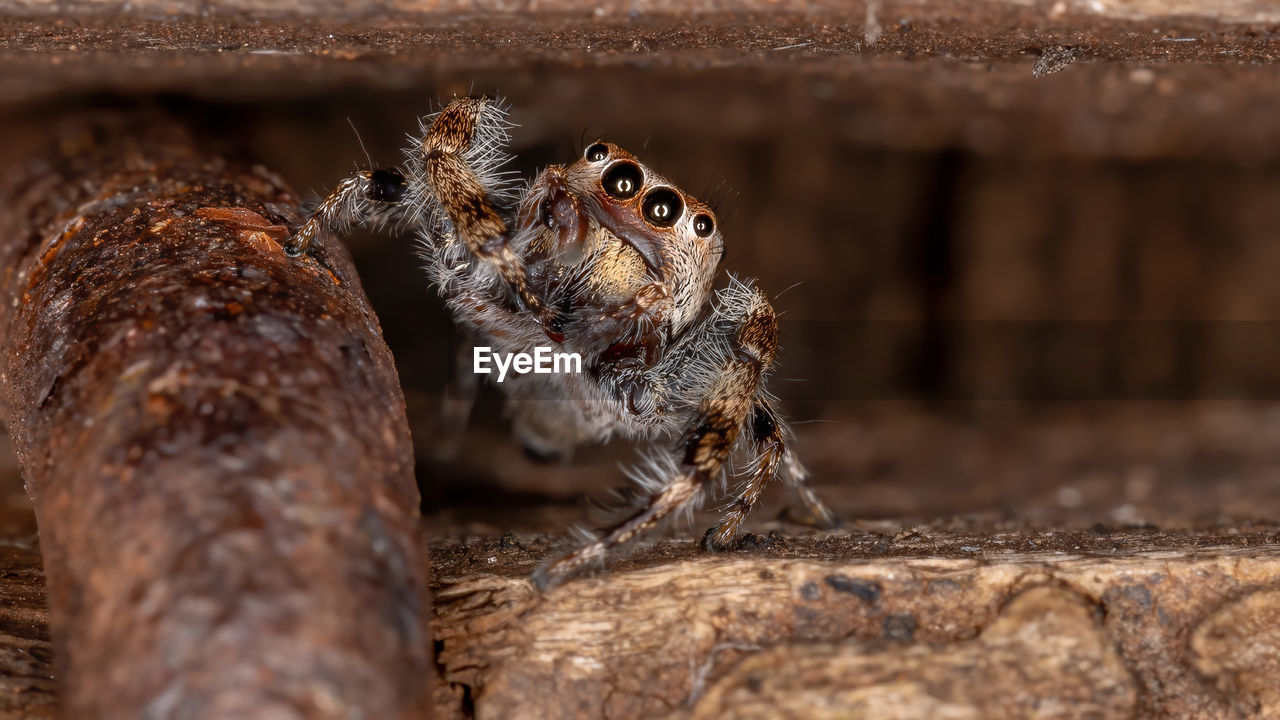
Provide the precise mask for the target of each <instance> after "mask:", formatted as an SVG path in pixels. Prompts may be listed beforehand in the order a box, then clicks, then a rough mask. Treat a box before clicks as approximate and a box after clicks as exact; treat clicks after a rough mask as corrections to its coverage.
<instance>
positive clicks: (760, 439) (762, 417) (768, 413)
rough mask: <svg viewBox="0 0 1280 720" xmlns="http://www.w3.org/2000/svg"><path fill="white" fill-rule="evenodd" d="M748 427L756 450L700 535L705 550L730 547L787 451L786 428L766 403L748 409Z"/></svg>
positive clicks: (775, 473)
mask: <svg viewBox="0 0 1280 720" xmlns="http://www.w3.org/2000/svg"><path fill="white" fill-rule="evenodd" d="M751 428H752V435H753V438H752V439H753V441H754V443H755V450H756V456H755V458H754V459H753V460H752V463H751V472H750V474H749V475H748V476H747V480H746V482H744V483H743V484H742V487H741V489H740V490H739V491H738V497H737V498H736V499H734V501H733V504H731V505H730V506H729V508H728V509H727V510H726V511H725V513H724V517H723V518H722V519H721V520H720V523H719V524H718V525H716V526H715V528H713V529H712V531H711V532H709V533H707V535H706V537H704V538H703V541H702V545H703V548H705V549H707V550H716V551H723V550H730V549H732V548H733V546H734V542H735V541H736V540H737V538H738V533H739V531H740V530H741V529H742V522H743V521H744V520H746V519H747V516H748V515H750V514H751V510H752V508H754V507H755V506H756V503H758V502H759V501H760V495H761V494H762V493H763V492H764V489H765V486H767V485H768V484H769V481H770V480H772V479H773V478H774V477H775V476H776V475H777V474H778V468H779V467H781V466H782V461H783V458H784V457H786V455H787V444H786V428H785V427H784V426H783V425H782V424H781V419H780V418H779V417H778V416H777V415H776V414H775V413H774V412H773V410H772V409H771V408H769V407H768V406H767V405H765V404H763V403H759V404H757V405H756V406H755V409H754V410H752V413H751Z"/></svg>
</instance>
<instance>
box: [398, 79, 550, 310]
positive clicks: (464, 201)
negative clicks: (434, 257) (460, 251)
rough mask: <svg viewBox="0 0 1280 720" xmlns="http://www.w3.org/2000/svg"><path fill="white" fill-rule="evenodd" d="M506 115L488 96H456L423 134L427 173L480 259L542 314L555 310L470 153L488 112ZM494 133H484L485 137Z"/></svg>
mask: <svg viewBox="0 0 1280 720" xmlns="http://www.w3.org/2000/svg"><path fill="white" fill-rule="evenodd" d="M486 113H493V114H495V115H499V116H500V115H501V109H500V108H499V107H498V106H497V105H496V104H495V102H494V101H493V100H491V99H489V98H473V97H467V98H455V99H454V100H453V101H452V102H450V103H449V104H448V105H447V106H446V107H445V109H444V110H442V111H441V112H440V114H439V115H437V116H436V118H435V120H433V121H432V123H431V127H430V128H428V129H427V133H426V135H425V136H423V138H422V162H423V170H424V175H425V177H426V181H427V185H428V187H429V188H430V191H431V195H432V196H433V197H434V199H435V201H436V203H438V204H439V206H440V208H441V209H442V210H443V211H444V214H445V216H446V217H447V218H448V219H449V222H450V224H451V225H453V228H454V231H455V232H456V233H457V236H458V239H459V240H460V241H462V243H463V244H464V245H465V246H466V248H467V249H468V250H469V251H470V252H471V254H472V255H473V256H475V257H476V258H477V259H478V260H480V261H481V262H484V263H486V264H488V265H489V266H490V267H492V268H493V269H494V270H495V271H496V272H497V273H498V275H499V276H501V278H502V279H503V281H504V282H505V283H506V284H507V285H508V286H509V287H511V288H512V289H514V290H515V292H516V294H517V295H518V296H519V297H520V300H521V302H523V303H524V305H525V307H526V308H527V309H528V310H530V311H531V312H533V313H534V314H536V315H538V316H540V317H542V318H543V320H544V321H546V320H548V319H549V318H550V315H551V313H550V312H549V311H548V309H547V308H546V306H545V304H544V303H543V302H542V299H541V298H539V297H538V296H537V295H535V294H534V293H533V291H532V290H531V289H530V287H529V283H528V279H527V277H526V275H525V269H524V263H523V262H521V260H520V258H519V257H518V256H517V255H516V254H515V253H514V252H513V251H512V250H511V248H510V247H509V246H508V245H507V224H506V223H505V222H504V221H503V219H502V217H501V215H500V214H499V213H498V210H497V209H496V208H495V207H494V206H493V204H492V203H490V201H489V189H488V188H486V187H485V185H484V183H483V182H482V181H481V179H480V176H479V174H478V173H477V170H478V168H475V167H473V166H472V163H471V162H469V161H468V159H467V157H466V155H467V153H468V152H469V151H471V150H472V149H473V145H474V143H475V142H476V141H477V128H478V127H479V126H480V125H481V124H482V123H484V122H486V119H485V117H484V116H485V114H486ZM489 142H492V139H488V138H486V139H483V143H484V144H487V143H489Z"/></svg>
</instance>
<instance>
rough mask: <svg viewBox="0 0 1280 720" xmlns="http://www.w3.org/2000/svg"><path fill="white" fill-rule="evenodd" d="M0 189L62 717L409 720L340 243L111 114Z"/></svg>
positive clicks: (414, 655) (384, 451) (379, 385)
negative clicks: (321, 238)
mask: <svg viewBox="0 0 1280 720" xmlns="http://www.w3.org/2000/svg"><path fill="white" fill-rule="evenodd" d="M57 137H58V138H59V143H58V145H57V146H56V149H55V150H53V151H51V152H50V153H48V154H45V155H40V156H37V157H36V158H35V159H34V160H31V161H29V162H27V163H20V164H15V165H12V166H10V167H8V168H7V170H6V172H7V174H6V175H5V176H4V185H3V188H0V190H2V191H3V197H4V207H5V210H6V212H5V214H4V215H3V217H0V231H2V232H0V237H2V238H3V242H2V243H0V268H2V269H3V275H0V289H2V291H3V297H4V298H5V302H4V303H3V310H0V336H2V337H3V345H2V347H3V361H4V375H3V387H2V390H3V401H4V407H5V412H6V415H7V421H8V424H9V430H10V434H11V436H12V439H13V441H14V445H15V448H16V450H17V453H18V457H19V459H20V461H21V464H22V468H23V471H24V473H25V476H26V479H27V486H28V490H29V492H30V495H31V496H32V498H33V499H34V500H35V504H36V512H37V517H38V520H39V526H40V541H41V546H42V550H43V553H44V563H45V569H46V572H47V578H48V593H49V604H50V613H51V614H50V618H51V627H52V634H53V638H54V642H55V648H56V656H57V662H56V667H57V676H58V681H59V685H60V689H61V692H62V697H61V703H62V707H63V712H64V713H65V715H66V716H67V717H76V718H90V717H121V718H137V717H157V718H159V717H166V718H173V717H184V718H196V717H215V716H216V717H272V718H292V717H355V716H362V717H381V718H392V717H416V716H418V715H419V713H420V712H421V707H422V698H423V697H424V696H425V680H424V678H425V677H426V673H427V669H428V650H427V646H428V639H427V635H426V631H425V629H424V625H423V623H422V611H423V605H422V603H423V595H422V591H423V578H422V573H423V567H424V558H423V552H422V550H421V544H420V542H419V541H418V529H417V519H418V491H417V488H416V485H415V483H414V478H413V472H412V455H411V448H410V442H409V434H408V428H407V423H406V421H405V413H404V401H403V397H402V395H401V391H400V388H399V385H398V383H397V379H396V373H395V369H394V366H393V364H392V359H391V356H390V353H389V351H388V350H387V348H386V346H385V345H384V343H383V341H382V339H381V336H380V332H379V327H378V321H377V319H376V317H375V316H374V314H373V312H372V310H371V309H370V308H369V306H368V304H367V302H366V300H365V297H364V294H363V291H362V290H361V288H360V284H359V280H358V279H357V277H356V274H355V271H354V269H353V267H352V265H351V262H350V260H349V258H348V256H347V255H346V253H345V251H343V250H342V249H341V248H340V247H339V246H337V245H336V244H327V245H325V246H324V247H322V248H320V249H319V250H318V251H317V252H316V253H315V254H314V256H313V257H312V258H310V259H307V260H306V261H295V260H291V259H288V258H286V257H285V256H284V254H283V253H282V251H281V249H280V246H279V240H280V239H282V238H283V237H284V236H285V234H286V232H287V230H286V224H287V223H289V222H291V220H292V219H293V218H294V215H295V213H296V200H295V198H294V196H293V195H292V194H291V192H290V191H289V190H287V189H286V188H285V187H284V185H283V184H282V182H281V181H280V180H279V179H278V178H276V177H275V176H274V175H272V174H271V173H269V172H267V171H266V170H264V169H262V168H261V167H245V166H240V165H237V164H234V163H230V162H227V161H224V160H222V159H220V158H219V157H217V156H214V155H210V154H207V153H205V152H204V151H202V150H197V149H196V145H195V144H194V143H192V142H191V141H190V140H189V139H187V138H186V137H184V136H183V134H182V132H181V131H179V130H177V129H175V128H173V127H171V126H169V125H167V124H166V123H165V122H164V121H163V120H161V121H159V122H141V121H139V120H137V119H136V118H128V117H112V116H106V117H105V118H103V119H100V120H98V121H95V122H93V123H92V124H91V125H90V124H87V123H86V124H85V126H84V127H81V128H78V129H76V130H74V131H67V132H60V133H58V134H57Z"/></svg>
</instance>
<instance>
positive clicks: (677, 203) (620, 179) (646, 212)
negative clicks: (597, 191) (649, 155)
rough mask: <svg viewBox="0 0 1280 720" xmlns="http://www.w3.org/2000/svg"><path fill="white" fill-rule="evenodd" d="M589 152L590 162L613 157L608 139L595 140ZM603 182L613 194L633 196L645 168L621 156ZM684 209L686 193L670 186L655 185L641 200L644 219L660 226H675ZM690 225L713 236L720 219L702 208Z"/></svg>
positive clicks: (642, 180)
mask: <svg viewBox="0 0 1280 720" xmlns="http://www.w3.org/2000/svg"><path fill="white" fill-rule="evenodd" d="M585 156H586V159H587V160H588V161H590V162H602V161H604V160H607V159H608V158H609V148H608V146H607V145H605V144H604V143H594V144H593V145H591V146H590V147H588V148H587V151H586V153H585ZM600 184H601V185H602V186H603V187H604V191H605V194H607V195H608V196H609V197H611V198H613V199H615V200H629V199H631V198H633V197H635V196H636V195H637V194H639V193H640V190H641V189H642V188H643V187H644V184H645V174H644V169H643V168H641V167H640V165H638V164H637V163H635V162H632V161H631V160H619V161H618V162H615V163H614V164H612V165H610V166H609V168H608V169H607V170H605V172H604V175H603V176H602V177H601V178H600ZM684 210H685V204H684V196H683V195H681V194H680V192H679V191H677V190H675V189H674V188H670V187H655V188H652V189H650V190H649V191H648V192H647V193H645V195H644V198H643V199H642V200H641V202H640V212H641V214H642V215H643V217H644V221H645V222H646V223H648V224H649V225H651V226H653V227H656V228H669V227H675V225H676V224H677V223H679V222H680V219H681V218H683V217H685V211H684ZM690 227H691V228H692V229H693V232H694V234H695V235H697V236H698V237H703V238H705V237H711V235H713V234H714V233H715V231H716V221H715V219H714V218H712V217H711V215H710V214H709V213H705V212H700V213H698V214H697V215H694V216H693V218H692V219H691V220H690Z"/></svg>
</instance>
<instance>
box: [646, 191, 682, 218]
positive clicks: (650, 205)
mask: <svg viewBox="0 0 1280 720" xmlns="http://www.w3.org/2000/svg"><path fill="white" fill-rule="evenodd" d="M643 209H644V217H645V219H646V220H648V221H649V222H650V224H653V225H656V226H658V227H671V226H672V225H675V224H676V221H677V220H679V219H680V215H681V213H683V212H684V201H683V200H681V199H680V195H679V194H678V193H676V192H675V191H674V190H671V189H668V188H658V189H657V190H654V191H653V192H651V193H649V194H648V195H646V196H645V198H644V208H643Z"/></svg>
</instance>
